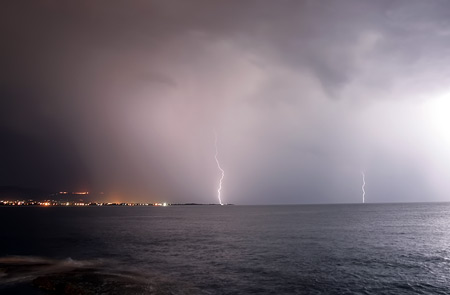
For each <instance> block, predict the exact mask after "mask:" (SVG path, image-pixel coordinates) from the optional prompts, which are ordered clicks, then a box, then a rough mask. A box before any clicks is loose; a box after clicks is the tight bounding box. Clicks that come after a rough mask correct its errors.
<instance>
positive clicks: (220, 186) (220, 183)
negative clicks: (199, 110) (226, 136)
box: [214, 132, 225, 205]
mask: <svg viewBox="0 0 450 295" xmlns="http://www.w3.org/2000/svg"><path fill="white" fill-rule="evenodd" d="M214 146H215V147H216V154H215V155H214V158H215V159H216V163H217V168H219V170H220V172H221V173H222V176H221V177H220V180H219V188H218V189H217V198H219V204H220V205H223V203H222V199H221V197H220V194H221V193H222V181H223V177H224V176H225V171H223V169H222V167H220V163H219V159H218V158H217V156H218V155H219V150H218V148H217V133H216V132H214Z"/></svg>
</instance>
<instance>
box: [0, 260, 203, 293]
mask: <svg viewBox="0 0 450 295" xmlns="http://www.w3.org/2000/svg"><path fill="white" fill-rule="evenodd" d="M24 285H27V286H32V287H33V288H34V289H35V290H42V291H46V292H50V293H55V294H155V293H156V294H198V293H200V292H199V290H196V289H195V288H193V287H192V286H189V285H187V284H185V283H180V282H175V281H173V280H172V281H171V280H170V279H167V278H163V277H161V276H158V275H156V274H150V273H145V272H142V271H135V270H126V269H124V268H123V266H122V265H120V267H119V265H118V264H117V263H116V262H115V261H113V260H106V259H94V260H75V259H72V258H70V257H69V258H66V259H52V258H45V257H37V256H7V257H0V293H2V292H1V290H2V288H9V289H11V288H12V289H13V290H14V288H15V287H17V288H19V287H20V286H24Z"/></svg>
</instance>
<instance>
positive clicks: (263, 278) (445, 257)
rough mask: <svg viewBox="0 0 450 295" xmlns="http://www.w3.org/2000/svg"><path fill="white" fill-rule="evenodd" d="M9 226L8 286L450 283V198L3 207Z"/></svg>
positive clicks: (27, 289)
mask: <svg viewBox="0 0 450 295" xmlns="http://www.w3.org/2000/svg"><path fill="white" fill-rule="evenodd" d="M0 226H1V230H0V294H58V293H62V294H96V293H102V294H450V204H438V203H436V204H380V205H375V204H365V205H305V206H174V207H164V208H163V207H134V208H133V207H88V208H0ZM74 290H75V291H74ZM71 292H72V293H71Z"/></svg>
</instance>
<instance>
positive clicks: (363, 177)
mask: <svg viewBox="0 0 450 295" xmlns="http://www.w3.org/2000/svg"><path fill="white" fill-rule="evenodd" d="M361 175H362V181H363V184H362V187H361V189H362V193H363V195H362V202H363V204H364V203H365V202H366V200H365V197H366V191H365V190H364V187H365V186H366V178H365V177H366V176H365V175H364V171H361Z"/></svg>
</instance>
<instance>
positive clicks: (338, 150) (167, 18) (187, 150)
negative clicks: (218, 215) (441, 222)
mask: <svg viewBox="0 0 450 295" xmlns="http://www.w3.org/2000/svg"><path fill="white" fill-rule="evenodd" d="M1 5H2V9H1V12H0V14H1V17H0V19H1V21H0V22H1V34H2V43H3V44H4V46H2V49H1V56H0V62H1V64H2V67H1V70H0V75H1V81H2V82H1V85H0V87H1V88H0V95H1V102H0V134H1V136H2V144H1V147H0V152H1V154H0V157H1V159H2V161H1V165H0V177H1V178H0V185H21V186H34V187H39V186H40V187H43V188H47V189H53V190H76V189H92V190H102V191H103V190H104V191H111V192H122V193H123V196H124V197H123V198H125V199H127V200H130V201H136V200H149V201H158V200H167V201H170V202H191V201H193V202H204V203H210V202H217V199H216V189H217V184H218V179H219V177H220V172H219V171H218V169H217V166H216V164H215V161H214V152H215V149H214V131H216V132H217V134H218V148H219V159H220V161H221V166H222V167H223V169H224V170H225V179H224V189H223V200H224V202H227V203H236V204H272V203H326V202H337V203H340V202H360V201H361V181H362V180H361V174H360V172H361V170H364V171H365V174H366V182H367V184H366V192H367V194H366V200H367V201H368V202H402V201H446V200H447V201H448V192H449V191H450V183H448V181H446V179H448V178H449V177H450V154H449V152H448V151H449V148H450V135H449V133H448V126H449V123H450V116H449V115H450V101H449V96H448V85H450V83H449V82H450V81H449V79H450V69H449V67H448V66H446V65H448V64H449V62H450V60H449V59H450V54H449V50H450V3H448V2H447V1H409V0H408V1H351V0H348V1H347V0H345V1H167V0H165V1H69V2H61V1H12V2H9V3H2V4H1Z"/></svg>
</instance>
